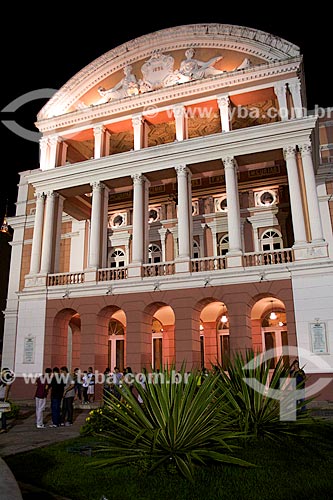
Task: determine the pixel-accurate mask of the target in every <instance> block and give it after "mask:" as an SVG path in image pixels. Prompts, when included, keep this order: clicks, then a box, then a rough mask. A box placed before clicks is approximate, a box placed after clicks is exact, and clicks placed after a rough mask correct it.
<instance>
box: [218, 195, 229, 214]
mask: <svg viewBox="0 0 333 500" xmlns="http://www.w3.org/2000/svg"><path fill="white" fill-rule="evenodd" d="M227 206H228V205H227V198H223V200H222V201H221V203H220V207H221V210H222V211H223V212H225V211H226V209H227Z"/></svg>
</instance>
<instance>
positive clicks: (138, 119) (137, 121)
mask: <svg viewBox="0 0 333 500" xmlns="http://www.w3.org/2000/svg"><path fill="white" fill-rule="evenodd" d="M143 122H144V118H143V115H141V114H139V115H133V116H132V125H133V127H138V126H139V125H141V124H142V123H143Z"/></svg>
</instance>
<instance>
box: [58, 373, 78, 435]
mask: <svg viewBox="0 0 333 500" xmlns="http://www.w3.org/2000/svg"><path fill="white" fill-rule="evenodd" d="M60 370H61V373H62V375H63V377H64V382H65V387H64V393H63V400H62V424H64V425H65V426H69V425H72V424H73V412H74V408H73V403H74V396H75V388H74V387H75V382H74V378H73V377H72V376H71V374H70V373H69V371H68V368H67V366H62V367H61V369H60Z"/></svg>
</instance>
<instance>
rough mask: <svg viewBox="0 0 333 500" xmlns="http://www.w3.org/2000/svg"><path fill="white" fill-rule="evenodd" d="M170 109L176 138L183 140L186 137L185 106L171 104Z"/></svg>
mask: <svg viewBox="0 0 333 500" xmlns="http://www.w3.org/2000/svg"><path fill="white" fill-rule="evenodd" d="M172 111H173V115H174V117H175V125H176V140H177V141H183V140H184V139H187V130H186V109H185V106H183V104H176V105H175V106H173V108H172Z"/></svg>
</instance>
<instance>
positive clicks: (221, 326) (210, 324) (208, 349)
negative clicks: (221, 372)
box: [200, 299, 230, 369]
mask: <svg viewBox="0 0 333 500" xmlns="http://www.w3.org/2000/svg"><path fill="white" fill-rule="evenodd" d="M229 355H230V342H229V317H228V309H227V306H226V305H225V303H224V302H221V301H216V300H213V299H212V300H211V301H210V302H209V303H208V304H207V305H205V306H204V307H203V309H202V311H201V314H200V359H201V366H202V367H204V366H205V367H206V368H208V369H210V368H211V366H212V365H215V364H216V363H217V362H218V363H220V364H222V365H223V364H225V361H226V359H227V358H228V357H229Z"/></svg>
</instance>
